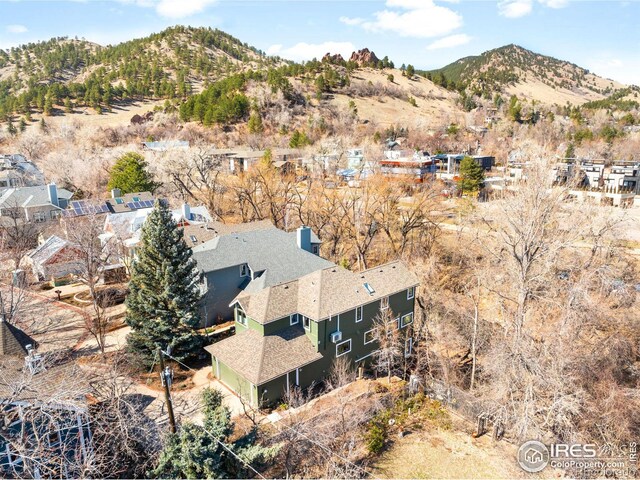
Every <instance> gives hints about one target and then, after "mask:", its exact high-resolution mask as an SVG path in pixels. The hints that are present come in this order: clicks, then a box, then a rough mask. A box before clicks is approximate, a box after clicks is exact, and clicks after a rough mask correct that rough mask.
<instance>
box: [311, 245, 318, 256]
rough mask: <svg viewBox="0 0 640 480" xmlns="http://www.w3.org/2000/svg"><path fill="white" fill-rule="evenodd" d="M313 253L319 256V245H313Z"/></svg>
mask: <svg viewBox="0 0 640 480" xmlns="http://www.w3.org/2000/svg"><path fill="white" fill-rule="evenodd" d="M311 251H312V252H313V254H314V255H318V245H313V246H312V247H311Z"/></svg>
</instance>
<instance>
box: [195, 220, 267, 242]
mask: <svg viewBox="0 0 640 480" xmlns="http://www.w3.org/2000/svg"><path fill="white" fill-rule="evenodd" d="M269 228H273V224H272V223H271V222H270V221H269V220H256V221H255V222H247V223H222V222H207V223H206V224H199V225H187V226H186V227H184V238H185V241H186V242H187V245H189V246H190V247H194V246H196V245H200V244H202V243H204V242H208V241H209V240H212V239H214V238H216V237H220V236H222V235H230V234H232V233H243V232H254V231H257V230H267V229H269ZM192 235H193V236H194V237H195V239H196V241H195V242H194V241H193V240H191V236H192Z"/></svg>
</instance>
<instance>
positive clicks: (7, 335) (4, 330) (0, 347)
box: [0, 317, 36, 359]
mask: <svg viewBox="0 0 640 480" xmlns="http://www.w3.org/2000/svg"><path fill="white" fill-rule="evenodd" d="M29 344H31V345H33V346H34V347H35V346H36V341H35V340H34V339H33V338H31V337H30V336H29V335H27V334H26V333H24V332H23V331H22V330H20V329H19V328H18V327H16V326H15V325H12V324H10V323H9V322H7V321H6V320H4V319H3V318H2V317H0V356H4V355H11V356H16V357H18V358H20V359H23V357H24V356H25V355H26V354H27V345H29Z"/></svg>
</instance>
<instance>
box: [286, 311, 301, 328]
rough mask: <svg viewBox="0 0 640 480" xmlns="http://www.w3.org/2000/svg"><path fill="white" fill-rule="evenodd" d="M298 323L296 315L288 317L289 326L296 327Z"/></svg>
mask: <svg viewBox="0 0 640 480" xmlns="http://www.w3.org/2000/svg"><path fill="white" fill-rule="evenodd" d="M298 323H300V319H299V318H298V314H297V313H292V314H291V315H289V325H297V324H298Z"/></svg>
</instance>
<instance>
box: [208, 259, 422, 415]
mask: <svg viewBox="0 0 640 480" xmlns="http://www.w3.org/2000/svg"><path fill="white" fill-rule="evenodd" d="M417 286H418V279H417V277H416V276H415V275H414V274H413V273H412V272H410V271H409V270H408V269H407V267H406V266H405V265H404V264H403V263H402V262H392V263H388V264H385V265H382V266H379V267H375V268H372V269H369V270H366V271H363V272H351V271H349V270H346V269H344V268H342V267H339V266H335V265H334V266H331V267H328V268H323V269H320V270H317V271H315V272H313V273H310V274H307V275H304V276H302V277H300V278H298V279H295V280H292V281H289V282H286V283H281V284H278V285H274V286H271V287H268V288H264V289H261V290H258V291H252V292H249V291H243V292H241V293H240V294H239V295H238V296H237V297H236V298H235V299H234V300H233V302H232V303H231V305H232V306H233V307H234V311H235V324H236V334H235V335H234V336H232V337H229V338H227V339H224V340H221V341H219V342H217V343H214V344H212V345H209V346H208V347H207V348H206V349H207V351H208V352H210V353H211V355H212V357H213V372H214V374H215V376H216V377H217V378H218V379H219V380H220V381H221V382H222V383H223V384H225V385H226V386H228V387H229V388H231V389H232V390H233V391H234V392H236V393H237V394H238V395H241V396H242V397H244V398H245V399H247V400H248V401H249V402H250V403H251V404H252V405H253V406H256V407H258V406H262V405H269V404H273V403H274V402H276V401H277V400H278V399H280V398H282V397H283V396H284V395H285V393H286V392H287V391H289V390H290V389H292V388H294V387H299V388H302V389H304V388H307V387H309V386H310V385H312V384H313V383H318V382H321V381H322V380H323V379H324V378H325V377H326V376H327V374H328V373H329V371H330V368H331V365H332V363H333V360H334V359H335V358H336V357H340V356H343V355H347V356H348V358H349V359H350V360H351V361H352V362H353V364H354V365H360V364H363V363H365V362H367V361H368V360H370V359H371V356H372V354H373V352H374V351H375V350H376V348H377V342H376V341H375V338H374V335H373V326H374V319H375V318H376V317H377V316H378V315H379V313H380V312H381V310H382V311H385V310H386V311H387V312H388V313H391V314H392V315H391V318H392V319H393V321H395V322H397V328H400V329H407V330H404V332H403V333H405V335H404V337H405V338H406V343H405V353H406V354H407V355H408V354H410V353H411V348H412V338H411V335H410V329H411V327H410V325H411V323H412V322H413V315H414V302H415V293H416V287H417Z"/></svg>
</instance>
